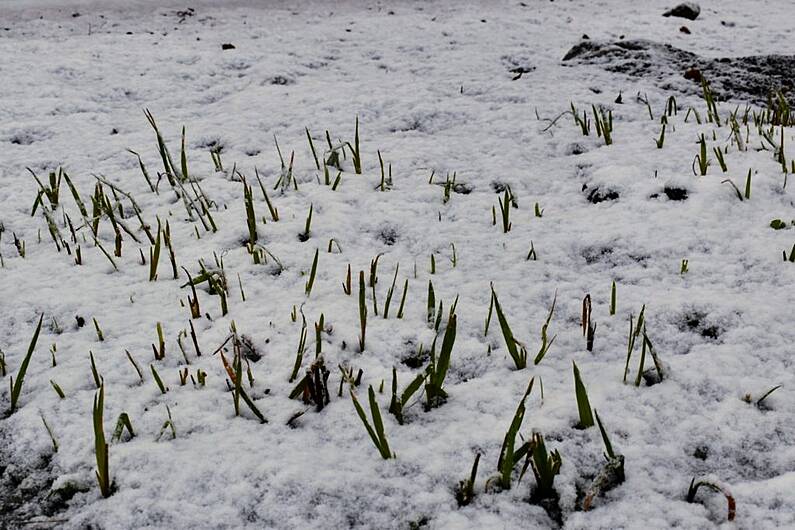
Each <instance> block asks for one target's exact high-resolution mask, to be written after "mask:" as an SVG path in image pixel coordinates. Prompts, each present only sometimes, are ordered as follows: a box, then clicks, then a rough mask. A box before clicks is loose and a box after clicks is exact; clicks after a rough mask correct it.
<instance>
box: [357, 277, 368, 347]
mask: <svg viewBox="0 0 795 530" xmlns="http://www.w3.org/2000/svg"><path fill="white" fill-rule="evenodd" d="M359 329H360V334H359V351H362V352H363V351H364V347H365V338H366V334H367V302H366V301H365V287H364V271H359Z"/></svg>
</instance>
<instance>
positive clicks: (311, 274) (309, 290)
mask: <svg viewBox="0 0 795 530" xmlns="http://www.w3.org/2000/svg"><path fill="white" fill-rule="evenodd" d="M319 255H320V250H319V249H315V258H314V259H313V260H312V269H311V270H310V271H309V280H308V281H307V282H306V287H305V289H304V291H305V292H306V295H307V296H309V295H310V294H311V293H312V286H313V285H314V284H315V275H316V274H317V260H318V257H319Z"/></svg>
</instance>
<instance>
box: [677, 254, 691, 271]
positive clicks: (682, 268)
mask: <svg viewBox="0 0 795 530" xmlns="http://www.w3.org/2000/svg"><path fill="white" fill-rule="evenodd" d="M689 263H690V260H687V259H684V258H683V259H682V264H681V265H680V266H679V274H681V275H684V274H687V271H688V270H689V269H688V266H689Z"/></svg>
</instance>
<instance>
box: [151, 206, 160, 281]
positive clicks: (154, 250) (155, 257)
mask: <svg viewBox="0 0 795 530" xmlns="http://www.w3.org/2000/svg"><path fill="white" fill-rule="evenodd" d="M160 232H161V229H160V220H158V221H157V237H156V238H155V244H154V245H152V246H151V247H149V281H150V282H153V281H155V280H157V266H158V264H159V263H160Z"/></svg>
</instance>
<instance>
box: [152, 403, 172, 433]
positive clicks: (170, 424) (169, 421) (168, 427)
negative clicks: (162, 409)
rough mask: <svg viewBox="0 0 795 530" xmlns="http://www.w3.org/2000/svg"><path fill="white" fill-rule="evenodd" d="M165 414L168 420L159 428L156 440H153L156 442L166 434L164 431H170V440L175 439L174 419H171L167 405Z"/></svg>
mask: <svg viewBox="0 0 795 530" xmlns="http://www.w3.org/2000/svg"><path fill="white" fill-rule="evenodd" d="M166 414H168V419H167V420H166V421H164V422H163V426H162V427H160V432H159V433H158V434H157V438H155V440H157V441H160V438H162V437H163V435H164V434H165V433H166V429H168V430H170V431H171V439H172V440H174V439H176V438H177V429H176V428H175V427H174V418H172V417H171V409H170V408H169V406H168V405H166Z"/></svg>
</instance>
